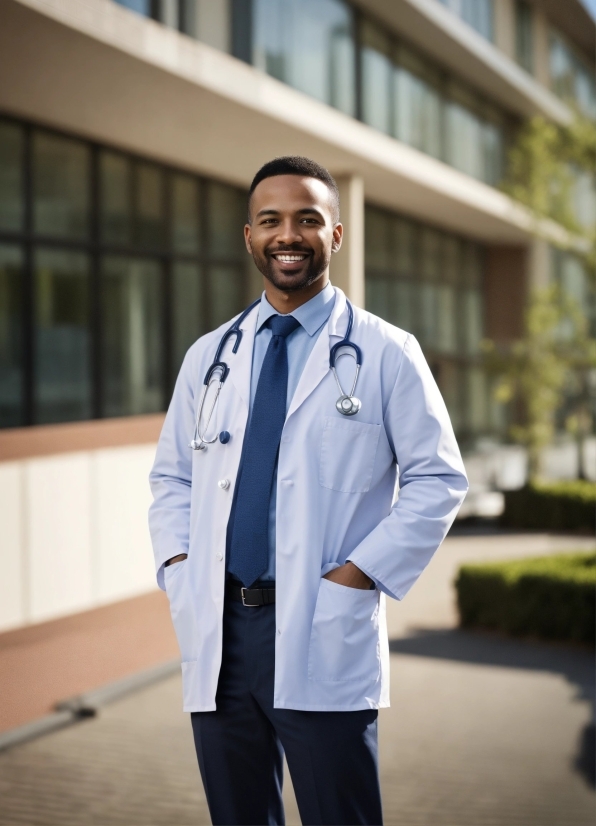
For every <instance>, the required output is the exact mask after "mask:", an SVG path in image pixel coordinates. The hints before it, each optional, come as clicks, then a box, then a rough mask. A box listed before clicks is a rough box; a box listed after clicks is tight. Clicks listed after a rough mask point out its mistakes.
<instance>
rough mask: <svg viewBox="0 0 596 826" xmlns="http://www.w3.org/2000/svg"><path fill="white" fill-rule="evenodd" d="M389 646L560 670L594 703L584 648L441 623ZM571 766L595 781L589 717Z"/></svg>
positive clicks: (418, 652)
mask: <svg viewBox="0 0 596 826" xmlns="http://www.w3.org/2000/svg"><path fill="white" fill-rule="evenodd" d="M389 650H390V651H391V653H392V654H406V655H409V656H415V657H427V658H431V659H440V660H451V661H456V662H461V663H470V664H475V665H486V666H498V667H502V668H516V669H526V670H531V671H546V672H550V673H551V674H560V675H561V676H563V677H564V678H565V679H566V680H567V681H568V682H569V683H571V684H572V685H573V686H575V689H576V692H577V695H576V696H577V699H578V700H587V701H589V702H590V703H591V704H592V708H594V699H595V696H594V692H595V675H594V658H593V655H592V653H591V652H590V651H589V650H587V649H583V648H579V647H578V648H574V647H571V646H564V645H556V644H548V643H545V642H538V641H534V640H518V639H511V638H508V637H503V636H500V635H497V634H492V633H488V632H481V631H467V630H462V629H459V628H455V629H443V628H441V629H419V630H414V632H413V633H412V634H411V635H410V636H408V637H401V638H399V639H394V640H390V642H389ZM574 767H575V769H576V770H577V771H578V772H579V773H580V774H581V775H582V776H583V777H584V779H585V780H586V781H587V782H588V783H589V784H590V785H592V786H594V785H595V775H596V767H595V748H594V722H591V723H589V724H588V725H586V726H585V727H584V729H583V731H582V732H581V734H580V736H579V742H578V746H577V755H576V757H575V759H574Z"/></svg>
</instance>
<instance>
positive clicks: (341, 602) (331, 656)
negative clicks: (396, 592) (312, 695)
mask: <svg viewBox="0 0 596 826" xmlns="http://www.w3.org/2000/svg"><path fill="white" fill-rule="evenodd" d="M380 668H381V657H380V644H379V592H378V591H376V590H374V591H363V590H360V589H359V588H348V587H347V586H345V585H339V584H338V583H337V582H330V581H329V580H328V579H321V583H320V585H319V593H318V596H317V604H316V606H315V613H314V617H313V623H312V630H311V634H310V645H309V651H308V677H309V679H310V680H317V681H323V682H343V681H346V680H367V681H375V680H377V679H378V678H379V673H380Z"/></svg>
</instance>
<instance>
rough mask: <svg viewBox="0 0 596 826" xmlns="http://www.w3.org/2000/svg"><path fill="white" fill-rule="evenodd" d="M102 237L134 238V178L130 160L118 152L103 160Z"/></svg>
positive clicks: (112, 241) (109, 239)
mask: <svg viewBox="0 0 596 826" xmlns="http://www.w3.org/2000/svg"><path fill="white" fill-rule="evenodd" d="M99 176H100V208H99V214H100V224H101V238H102V240H103V241H105V242H106V243H108V244H129V243H130V242H131V239H132V179H131V169H130V161H129V160H128V158H126V157H125V156H124V155H119V154H117V153H115V152H102V153H101V155H100V160H99Z"/></svg>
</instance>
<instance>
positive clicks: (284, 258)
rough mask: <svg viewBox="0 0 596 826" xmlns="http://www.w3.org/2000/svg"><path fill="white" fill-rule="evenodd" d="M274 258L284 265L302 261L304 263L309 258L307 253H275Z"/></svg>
mask: <svg viewBox="0 0 596 826" xmlns="http://www.w3.org/2000/svg"><path fill="white" fill-rule="evenodd" d="M272 257H273V258H275V260H276V261H279V262H280V263H282V264H296V263H299V262H300V261H304V259H305V258H307V255H306V253H289V252H278V253H273V256H272Z"/></svg>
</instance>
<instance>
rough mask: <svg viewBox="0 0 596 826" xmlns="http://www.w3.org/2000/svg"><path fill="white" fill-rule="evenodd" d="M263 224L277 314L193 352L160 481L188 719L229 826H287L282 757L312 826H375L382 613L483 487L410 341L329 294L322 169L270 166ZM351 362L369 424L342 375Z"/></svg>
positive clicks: (263, 261)
mask: <svg viewBox="0 0 596 826" xmlns="http://www.w3.org/2000/svg"><path fill="white" fill-rule="evenodd" d="M248 216H249V217H248V223H247V224H246V226H245V228H244V234H245V241H246V247H247V250H248V252H249V253H250V254H251V255H252V257H253V259H254V261H255V264H256V265H257V267H258V268H259V270H260V271H261V273H262V274H263V276H264V288H265V289H264V293H263V295H262V297H261V299H260V300H259V301H258V302H255V304H254V305H252V306H251V308H249V309H248V310H247V311H246V312H245V313H243V314H242V316H241V317H240V318H239V319H237V320H234V321H233V322H232V321H231V322H229V323H228V324H226V325H223V327H221V328H220V329H218V330H215V331H214V332H213V333H209V334H208V335H206V336H203V337H202V338H201V339H199V341H197V342H196V344H194V345H193V347H191V349H190V350H189V352H188V353H187V356H186V358H185V360H184V364H183V366H182V368H181V371H180V375H179V377H178V381H177V383H176V388H175V391H174V395H173V398H172V403H171V405H170V409H169V410H168V414H167V417H166V421H165V424H164V428H163V431H162V434H161V437H160V441H159V445H158V450H157V456H156V460H155V464H154V467H153V470H152V473H151V485H152V490H153V495H154V502H153V505H152V507H151V512H150V527H151V533H152V538H153V545H154V551H155V560H156V569H157V579H158V583H159V585H160V587H162V588H164V587H165V590H166V592H167V594H168V598H169V600H170V606H171V612H172V619H173V622H174V627H175V630H176V634H177V637H178V642H179V645H180V651H181V655H182V672H183V693H184V708H185V710H186V711H190V712H191V719H192V726H193V733H194V739H195V745H196V750H197V757H198V761H199V767H200V771H201V776H202V779H203V784H204V787H205V792H206V795H207V801H208V804H209V809H210V812H211V817H212V820H213V823H216V824H282V823H284V812H283V803H282V796H281V787H282V772H283V755H284V753H285V756H286V759H287V762H288V767H289V770H290V774H291V776H292V782H293V786H294V790H295V793H296V798H297V802H298V808H299V810H300V816H301V819H302V822H303V823H304V824H310V825H311V826H313V825H314V824H343V826H349V824H380V823H382V812H381V798H380V791H379V779H378V765H377V714H378V709H379V708H382V707H384V706H388V705H389V651H388V640H387V629H386V624H385V598H386V595H387V596H389V597H391V598H394V599H402V598H403V597H404V595H405V594H406V593H407V591H408V590H409V589H410V587H411V586H412V584H413V583H414V582H415V581H416V579H417V578H418V576H419V575H420V573H421V572H422V570H423V569H424V567H425V566H426V565H427V564H428V562H429V560H430V558H431V557H432V555H433V553H434V552H435V550H436V549H437V548H438V546H439V545H440V544H441V542H442V541H443V538H444V536H445V534H446V532H447V530H448V529H449V527H450V525H451V523H452V521H453V519H454V518H455V515H456V513H457V509H458V507H459V505H460V504H461V502H462V500H463V497H464V495H465V492H466V489H467V483H466V477H465V473H464V469H463V465H462V462H461V457H460V454H459V451H458V448H457V444H456V442H455V437H454V435H453V431H452V428H451V425H450V422H449V417H448V415H447V411H446V409H445V405H444V404H443V400H442V398H441V396H440V394H439V391H438V389H437V386H436V384H435V382H434V380H433V378H432V375H431V373H430V370H429V369H428V366H427V364H426V362H425V360H424V357H423V355H422V353H421V351H420V348H419V346H418V344H417V342H416V341H415V339H414V338H413V337H412V336H411V335H409V334H408V333H406V332H404V331H402V330H399V329H397V328H395V327H392V326H391V325H389V324H387V323H385V322H384V321H382V320H381V319H379V318H376V317H375V316H372V315H371V314H370V313H366V312H365V311H363V310H361V309H359V308H356V307H352V305H351V304H350V302H349V301H348V300H347V299H346V296H345V295H344V294H343V293H342V292H341V291H340V290H338V289H336V288H334V287H332V285H331V283H330V280H329V268H330V262H331V257H332V255H333V253H334V252H337V251H338V250H339V248H340V246H341V242H342V236H343V227H342V225H341V223H340V221H339V194H338V190H337V186H336V184H335V181H334V180H333V178H332V177H331V175H330V174H329V173H328V172H327V170H326V169H324V168H322V167H321V166H319V165H318V164H316V163H315V162H314V161H311V160H309V159H307V158H300V157H287V158H277V159H276V160H274V161H271V162H270V163H268V164H266V165H265V166H264V167H262V169H260V170H259V172H258V173H257V174H256V176H255V178H254V180H253V183H252V186H251V188H250V194H249V204H248ZM232 325H233V326H232ZM230 327H232V332H231V333H230V334H229V335H228V336H226V333H227V331H228V330H229V329H230ZM220 342H223V348H221V346H220ZM348 342H349V344H348ZM348 347H350V348H351V349H348ZM350 352H351V353H352V354H353V355H354V356H356V357H357V358H358V359H359V361H360V362H361V370H360V372H359V375H358V383H357V393H358V396H359V398H360V399H361V403H358V404H356V401H358V400H356V399H354V398H353V396H346V395H345V394H344V393H343V392H342V396H341V397H340V399H339V400H338V399H337V392H338V391H337V386H336V381H335V375H334V371H333V369H332V367H333V365H334V357H337V354H338V353H350ZM348 360H349V359H345V360H344V362H346V361H348ZM214 361H215V362H216V366H215V367H213V363H214ZM211 369H212V370H214V371H215V373H214V375H215V376H218V377H220V379H221V382H222V383H221V384H219V383H218V381H217V380H215V381H214V382H213V384H212V385H211V386H210V387H209V389H208V390H207V391H206V392H207V397H206V399H205V398H204V399H203V400H204V401H205V404H204V406H203V409H204V410H205V411H206V416H205V417H203V416H201V415H200V411H201V401H200V398H201V394H202V393H203V391H204V389H205V385H204V384H203V380H204V377H205V376H206V375H208V371H210V370H211ZM228 373H229V379H228ZM218 384H219V388H220V392H219V395H218V396H217V395H216V394H217V392H218V390H217V387H218ZM353 393H354V391H352V394H353ZM346 400H347V401H348V402H349V404H348V405H347V406H345V402H346ZM342 401H343V402H344V406H342V404H341V402H342ZM212 406H213V410H214V413H213V416H212V418H211V421H209V414H208V411H209V410H210V409H211V408H212ZM220 428H222V429H221V432H219V433H218V431H219V430H220ZM224 428H225V429H224ZM193 432H194V433H195V436H194V437H192V434H193ZM191 438H192V442H191V447H194V448H195V450H192V449H190V448H189V445H188V442H189V439H191ZM397 480H398V481H399V497H398V498H397V500H396V499H395V496H394V492H395V488H396V481H397Z"/></svg>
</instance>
